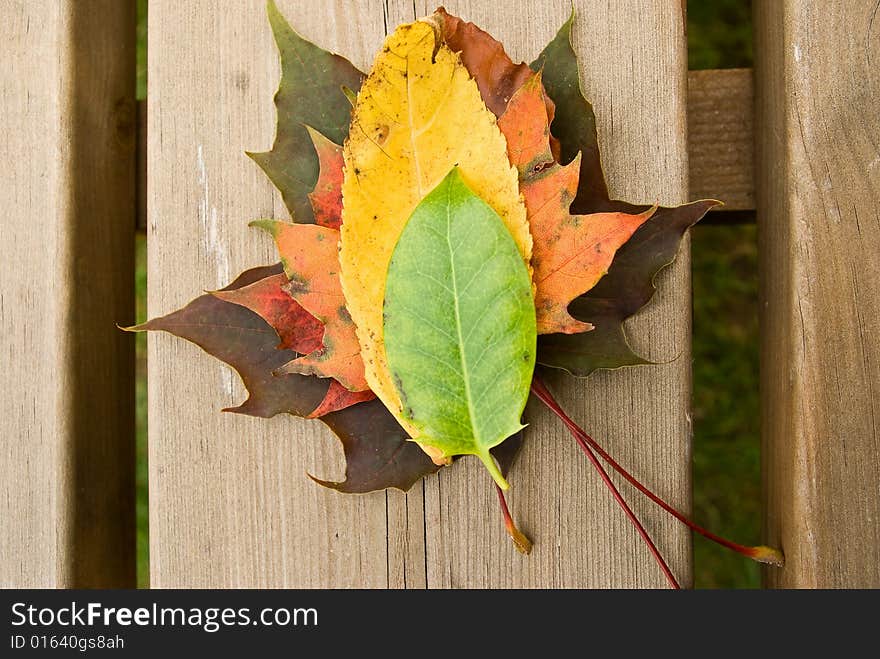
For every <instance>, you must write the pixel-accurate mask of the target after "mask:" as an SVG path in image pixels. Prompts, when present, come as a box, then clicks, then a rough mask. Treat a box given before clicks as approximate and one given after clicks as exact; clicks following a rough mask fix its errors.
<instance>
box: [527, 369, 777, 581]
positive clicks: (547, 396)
mask: <svg viewBox="0 0 880 659" xmlns="http://www.w3.org/2000/svg"><path fill="white" fill-rule="evenodd" d="M532 393H534V394H535V395H536V396H537V397H538V398H539V399H540V400H541V402H542V403H544V404H545V405H546V406H547V407H548V408H549V409H550V410H551V411H552V412H553V413H554V414H556V416H558V417H559V418H560V419H561V420H562V422H563V423H564V424H565V425H566V427H568V429H569V431H570V432H571V433H572V435H573V436H574V437H575V440H576V441H577V442H578V444H586V445H588V446H589V447H590V448H591V449H592V450H594V451H595V452H596V453H598V454H599V455H600V456H601V457H602V459H603V460H605V462H607V463H608V464H609V465H610V466H611V467H612V468H613V469H614V470H615V471H616V472H617V473H618V474H620V475H621V476H623V477H624V478H625V479H626V480H627V481H628V482H629V483H630V484H631V485H632V486H633V487H635V488H636V489H637V490H638V491H639V492H641V493H642V494H644V495H645V496H646V497H648V498H649V499H650V500H651V501H653V502H654V503H656V504H657V505H658V506H660V507H661V508H662V509H663V510H665V511H666V512H667V513H669V514H670V515H672V516H673V517H675V518H676V519H677V520H678V521H680V522H681V523H682V524H684V525H685V526H687V527H688V528H690V529H691V530H692V531H695V532H696V533H699V534H700V535H702V536H703V537H705V538H707V539H709V540H711V541H713V542H716V543H718V544H719V545H721V546H722V547H727V548H728V549H730V550H732V551H735V552H736V553H738V554H742V555H743V556H746V557H748V558H751V559H752V560H755V561H757V562H759V563H766V564H768V565H774V566H777V567H781V566H782V565H784V564H785V557H784V556H783V554H782V552H781V551H780V550H778V549H774V548H773V547H767V546H764V545H758V546H756V547H748V546H746V545H741V544H738V543H736V542H732V541H730V540H727V539H726V538H722V537H721V536H719V535H716V534H715V533H712V532H711V531H709V530H708V529H705V528H703V527H702V526H700V525H699V524H697V523H696V522H694V521H692V520H691V519H689V518H688V517H687V516H685V515H684V514H683V513H680V512H679V511H678V510H676V509H675V508H673V507H672V506H671V505H670V504H668V503H667V502H666V501H664V500H663V499H661V498H660V497H659V496H658V495H656V494H654V492H652V491H651V490H649V489H648V488H647V487H646V486H644V485H642V483H641V482H640V481H639V480H638V479H636V477H635V476H633V475H632V474H630V473H629V472H628V471H627V470H626V469H624V468H623V467H622V466H621V465H620V464H619V463H618V462H617V461H616V460H615V459H614V458H612V457H611V456H610V455H609V454H608V453H607V451H605V450H604V449H603V448H602V447H601V446H600V445H599V444H598V442H596V440H594V439H593V438H592V437H590V436H589V435H588V434H587V433H586V432H584V430H583V429H582V428H581V427H580V426H578V425H577V424H576V423H575V422H574V421H573V420H572V419H571V418H570V417H569V416H568V415H567V414H566V413H565V411H564V410H563V409H562V408H561V407H560V406H559V404H558V403H557V402H556V400H555V399H554V398H553V396H552V394H551V393H550V391H549V390H548V389H547V386H546V385H545V384H544V382H543V381H542V380H541V379H540V378H539V377H538V376H537V375H536V376H535V378H534V380H533V381H532Z"/></svg>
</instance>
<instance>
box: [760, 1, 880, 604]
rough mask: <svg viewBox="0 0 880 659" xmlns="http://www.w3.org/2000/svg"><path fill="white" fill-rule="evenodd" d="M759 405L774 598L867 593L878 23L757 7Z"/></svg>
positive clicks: (874, 537) (872, 474) (872, 556)
mask: <svg viewBox="0 0 880 659" xmlns="http://www.w3.org/2000/svg"><path fill="white" fill-rule="evenodd" d="M755 26H756V44H755V53H756V56H757V58H756V59H757V61H756V69H755V72H756V94H757V103H756V122H757V126H756V128H757V133H756V140H757V154H758V159H757V164H758V169H757V186H758V213H759V223H758V225H759V229H760V232H761V233H760V236H759V240H760V243H759V244H760V247H761V251H762V253H761V297H762V305H761V309H762V316H761V340H762V346H761V387H762V394H761V403H762V409H763V419H762V431H763V438H764V449H765V469H764V471H765V486H766V488H765V489H766V497H767V512H766V519H765V527H766V534H767V538H766V539H767V540H768V541H769V542H771V543H774V544H777V543H779V544H781V546H782V548H783V549H784V551H785V554H786V567H785V568H784V569H782V570H769V571H768V572H767V577H768V583H769V584H771V585H773V586H780V587H875V588H876V587H880V490H878V483H880V433H878V428H877V419H878V415H880V411H878V408H880V347H878V342H877V337H878V336H880V321H878V318H880V292H878V289H877V282H878V281H880V261H878V258H877V254H878V249H880V211H878V208H880V154H878V145H880V115H878V113H877V99H878V98H880V69H878V64H880V15H878V5H877V2H876V0H852V1H851V2H834V3H815V2H809V1H808V0H780V1H776V0H773V1H770V0H764V1H762V2H759V3H757V5H756V12H755Z"/></svg>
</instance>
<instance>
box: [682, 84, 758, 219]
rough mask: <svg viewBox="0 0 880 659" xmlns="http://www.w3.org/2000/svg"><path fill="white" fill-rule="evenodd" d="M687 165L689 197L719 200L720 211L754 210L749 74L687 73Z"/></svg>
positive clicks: (751, 112)
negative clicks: (721, 206) (721, 203)
mask: <svg viewBox="0 0 880 659" xmlns="http://www.w3.org/2000/svg"><path fill="white" fill-rule="evenodd" d="M687 113H688V161H689V162H688V164H689V170H690V194H691V198H693V199H720V200H722V201H723V202H724V207H723V210H722V211H720V212H718V213H715V215H722V216H723V215H725V214H727V213H730V212H731V211H744V210H754V208H755V175H754V135H753V133H752V123H753V122H752V117H753V114H754V107H753V91H752V70H751V69H711V70H708V71H691V72H689V73H688V105H687Z"/></svg>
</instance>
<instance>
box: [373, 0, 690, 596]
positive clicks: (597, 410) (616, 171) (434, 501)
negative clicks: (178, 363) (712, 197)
mask: <svg viewBox="0 0 880 659" xmlns="http://www.w3.org/2000/svg"><path fill="white" fill-rule="evenodd" d="M446 7H447V9H448V10H449V11H450V12H452V13H455V14H457V15H461V16H462V17H464V18H466V19H468V20H473V21H475V22H476V23H477V24H479V25H481V26H482V27H484V28H485V29H487V30H488V31H489V32H491V33H492V34H493V35H495V36H496V37H497V38H499V39H501V40H502V41H503V42H504V43H505V45H506V46H507V47H508V49H509V51H510V53H511V55H512V56H513V57H514V58H515V59H521V60H526V61H530V60H531V59H533V58H534V57H535V56H536V55H537V54H538V53H539V52H540V50H541V49H542V48H543V46H544V45H545V44H546V43H547V42H548V41H549V40H550V39H551V38H552V37H553V35H554V34H555V33H556V30H557V29H558V28H559V26H560V25H561V24H562V23H563V22H564V21H565V19H566V18H567V17H568V15H569V12H570V11H571V8H572V7H571V4H570V3H569V2H567V1H565V2H564V1H559V2H556V1H547V2H539V3H535V2H527V1H525V0H523V1H522V2H519V1H517V2H507V3H504V4H503V5H493V4H491V3H484V2H474V1H468V0H460V1H450V2H447V3H446ZM433 9H434V6H433V5H432V4H430V3H427V2H421V1H420V2H416V3H413V4H411V3H409V2H402V1H401V2H394V1H392V2H389V12H388V23H389V27H393V26H394V25H395V24H397V23H399V22H404V21H410V20H412V19H413V18H414V17H415V16H416V15H418V16H421V15H425V14H428V13H430V12H431V11H433ZM574 9H575V12H576V19H575V29H574V32H575V47H576V49H577V50H578V52H579V53H582V54H583V58H582V67H583V80H582V83H583V86H584V91H585V92H586V94H587V97H588V98H590V99H591V100H592V102H593V104H594V107H595V109H596V114H597V118H598V124H599V141H600V144H601V146H602V149H603V154H604V163H605V169H606V172H607V176H608V180H609V185H610V188H611V191H612V193H613V194H614V195H615V196H617V197H622V198H626V199H629V200H632V201H640V202H653V201H659V202H661V203H665V204H673V205H674V204H678V203H681V202H684V201H686V197H687V176H688V168H687V143H686V117H685V94H686V67H687V64H686V51H685V45H686V44H685V32H684V29H685V16H684V9H683V6H682V5H681V4H679V3H670V2H666V1H665V0H662V1H661V0H657V1H641V2H617V1H614V2H612V1H610V0H609V1H603V2H594V1H590V2H587V1H580V2H575V3H574ZM646 99H650V101H648V100H646ZM689 263H690V259H689V252H688V247H687V245H685V247H684V248H683V249H682V252H681V254H680V255H679V260H678V263H677V264H676V265H675V266H674V267H672V268H671V269H670V270H668V271H666V272H665V273H664V274H663V275H662V276H661V277H660V278H659V279H658V286H659V289H660V292H659V294H658V295H657V297H656V298H655V300H654V301H653V302H652V304H651V307H650V308H649V310H647V311H646V312H645V313H643V314H641V315H640V316H639V317H638V318H637V319H635V320H634V321H633V322H631V323H630V324H629V330H630V334H631V337H632V338H633V342H634V344H636V347H637V348H638V349H639V350H640V351H642V353H643V354H647V355H649V356H650V357H652V358H655V359H657V360H660V361H668V362H669V363H667V364H665V365H662V366H654V367H644V368H639V369H631V370H626V369H625V370H623V371H619V372H614V373H600V374H596V375H594V376H592V377H591V378H589V379H587V380H583V381H576V380H574V379H572V378H570V377H568V376H558V377H554V378H552V379H551V381H550V382H549V384H550V386H551V387H552V388H553V390H554V392H556V393H557V394H558V397H559V400H560V402H561V403H562V404H563V405H564V406H565V407H566V408H567V409H568V410H570V412H571V414H572V416H573V417H574V418H575V419H577V420H578V421H580V422H581V423H582V424H583V425H584V427H585V428H586V429H587V430H588V431H591V432H592V433H593V434H594V436H595V437H596V438H597V439H600V440H601V441H603V442H604V443H605V445H606V447H607V448H608V449H609V450H610V451H611V452H612V453H613V454H615V455H616V456H618V457H619V459H620V461H621V462H622V463H623V464H624V465H627V466H628V467H630V468H631V469H632V470H633V472H634V473H635V474H636V475H637V476H638V477H639V478H641V479H642V480H643V481H644V482H646V483H648V484H650V485H651V486H653V487H655V488H656V489H657V491H658V492H659V493H660V494H661V495H662V496H665V497H668V498H669V499H670V500H671V501H672V502H673V503H674V504H675V505H677V506H678V507H679V508H680V509H683V510H687V509H689V508H690V446H691V444H690V441H691V426H690V417H689V414H688V410H689V401H690V276H689ZM528 417H529V420H530V422H531V425H530V427H529V429H528V431H527V438H526V445H525V449H524V451H523V453H522V455H521V456H520V459H519V462H518V463H517V465H516V467H515V468H514V470H513V473H512V475H511V483H512V490H511V493H510V495H509V499H510V503H511V508H512V510H513V513H514V515H515V517H517V518H518V520H519V521H520V522H521V524H522V527H523V529H524V530H525V531H526V532H527V533H528V534H529V535H530V536H531V537H532V539H533V540H534V541H535V549H534V551H533V553H532V554H531V555H530V556H528V557H524V556H521V555H519V554H518V553H516V551H515V550H514V548H513V546H512V545H511V543H510V541H509V539H508V538H507V536H506V535H505V533H504V529H503V526H502V524H501V517H500V514H499V512H498V510H497V504H496V499H495V493H494V491H493V488H492V482H491V479H490V478H489V477H488V475H487V474H486V473H485V470H484V469H483V467H482V466H481V465H479V464H478V463H477V462H476V461H475V460H470V459H464V460H462V461H460V462H459V463H458V464H456V465H455V466H454V467H452V468H450V469H444V470H441V472H440V473H439V474H438V475H436V476H433V477H430V478H429V479H427V480H426V483H425V488H424V497H425V510H426V519H425V520H424V526H425V529H426V534H427V537H426V542H425V544H426V551H427V585H428V587H577V586H582V587H591V586H597V587H601V586H609V587H614V586H616V587H654V586H656V587H663V586H665V585H666V582H665V580H664V578H663V576H662V574H661V572H660V571H659V569H658V568H657V567H656V565H655V564H654V563H653V561H652V559H651V557H650V555H649V554H648V551H647V549H646V548H645V547H644V545H643V544H642V543H641V540H640V539H639V538H638V536H637V534H636V533H635V531H634V530H633V529H632V528H631V527H630V526H629V523H628V521H627V520H626V518H625V517H624V515H623V513H622V512H621V511H620V510H619V509H618V508H617V507H616V506H615V504H614V502H613V501H612V499H611V498H610V496H609V494H608V492H607V491H606V490H605V489H604V487H603V486H602V485H601V483H600V481H599V479H598V478H597V476H596V475H595V473H593V472H592V471H591V469H590V467H589V465H588V463H587V462H586V459H585V458H584V456H583V455H582V454H581V453H579V451H578V450H577V448H576V446H575V444H574V442H573V441H572V440H571V438H570V436H569V435H568V434H567V433H566V432H565V431H564V429H563V427H562V426H561V424H560V423H559V422H558V421H557V420H555V418H551V416H550V415H549V414H548V413H546V412H545V411H544V410H542V409H541V408H540V407H539V406H538V405H535V404H534V403H531V404H530V406H529V409H528ZM622 491H624V493H625V494H626V495H628V496H629V499H630V500H631V501H632V503H633V506H634V509H635V510H636V512H637V514H638V515H639V517H640V518H641V519H642V520H643V521H644V522H645V524H646V527H647V528H648V530H649V531H650V532H651V533H652V535H653V536H654V538H655V540H656V541H657V543H658V546H659V547H660V549H661V550H662V551H663V552H664V553H665V555H666V556H667V558H668V560H669V562H670V565H671V567H672V569H673V571H674V572H675V573H676V575H677V576H678V577H679V579H680V580H681V582H682V583H683V584H685V585H687V584H689V583H690V581H691V561H690V539H689V536H688V534H687V533H686V531H685V530H684V529H683V528H682V527H681V526H679V525H677V523H675V522H674V521H671V520H670V519H669V518H667V517H666V516H665V515H663V514H662V513H659V512H658V510H657V509H656V508H654V507H652V505H651V504H650V503H649V502H646V501H644V500H643V499H642V498H641V497H640V496H637V495H634V492H633V490H631V489H629V488H624V489H623V490H622ZM417 496H421V493H418V494H417ZM409 497H410V499H411V498H412V497H413V495H412V494H411V495H409Z"/></svg>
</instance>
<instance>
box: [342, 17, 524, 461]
mask: <svg viewBox="0 0 880 659" xmlns="http://www.w3.org/2000/svg"><path fill="white" fill-rule="evenodd" d="M344 157H345V178H344V181H343V188H342V195H343V211H342V218H343V221H342V236H341V245H340V262H341V278H342V286H343V290H344V292H345V298H346V304H347V307H348V310H349V312H350V313H351V316H352V318H353V319H354V322H355V324H356V325H357V334H358V340H359V342H360V345H361V353H362V355H363V358H364V363H365V366H366V378H367V382H368V383H369V385H370V388H371V389H372V390H373V391H374V392H375V393H376V395H377V396H378V397H379V398H380V399H382V402H383V403H385V405H386V406H387V407H388V409H389V410H391V412H392V413H393V414H394V415H395V417H397V419H398V421H400V422H401V425H403V426H404V428H405V429H406V430H407V431H410V432H412V431H413V430H414V429H412V428H408V427H407V425H408V424H406V421H405V419H403V418H402V417H403V415H402V414H401V409H402V408H401V401H400V396H399V394H398V392H397V388H396V386H395V385H394V382H393V381H392V379H391V376H390V374H389V370H388V365H387V362H386V358H385V347H384V342H383V333H382V306H383V302H384V299H385V279H386V275H387V271H388V264H389V261H390V259H391V253H392V251H393V249H394V246H395V244H396V243H397V240H398V238H399V237H400V233H401V232H402V231H403V227H404V225H405V224H406V222H407V220H408V219H409V217H410V215H411V214H412V212H413V210H414V209H415V207H416V206H417V205H418V203H419V202H420V201H421V200H422V199H423V198H424V197H425V196H426V195H427V194H428V193H429V192H431V191H432V190H433V189H434V188H435V187H436V186H437V185H438V184H439V183H440V182H441V181H442V180H443V178H444V177H445V176H446V175H447V174H448V173H449V171H450V169H452V167H453V166H455V165H458V167H459V171H460V173H461V176H462V178H463V179H464V180H465V182H466V183H467V185H468V186H469V187H470V188H471V190H473V191H474V192H475V193H476V194H478V195H479V196H480V197H481V198H482V199H483V200H484V201H485V202H486V203H488V204H489V205H490V206H491V207H492V208H493V209H494V210H495V212H497V213H498V215H499V216H501V219H502V220H503V221H504V223H505V225H506V226H507V228H508V229H509V231H510V233H511V235H512V236H513V239H514V242H515V243H516V245H517V247H518V249H519V251H520V253H521V254H522V257H523V260H524V261H525V262H526V264H527V265H528V263H529V261H530V259H531V253H532V238H531V235H530V234H529V226H528V222H527V220H526V211H525V206H524V205H523V202H522V199H521V197H520V193H519V187H518V181H517V171H516V169H515V168H514V167H512V166H511V165H510V163H509V161H508V158H507V143H506V141H505V139H504V136H503V135H502V134H501V131H500V130H499V128H498V126H497V124H496V121H495V116H494V115H493V114H492V113H491V112H490V111H489V110H488V109H487V108H486V106H485V104H484V103H483V101H482V99H481V97H480V92H479V90H478V89H477V85H476V83H475V82H474V81H473V79H472V78H471V77H470V74H469V73H468V71H467V69H465V67H464V66H463V65H462V63H461V61H460V59H459V57H458V55H457V54H456V53H454V52H452V51H451V50H450V49H449V48H448V47H447V46H445V45H443V44H442V43H439V42H438V40H437V37H436V34H435V31H434V27H433V26H432V25H431V24H430V23H428V22H423V21H420V22H416V23H412V24H409V25H402V26H400V27H399V28H397V30H395V32H394V33H393V34H392V35H390V36H389V37H388V38H387V39H386V40H385V44H384V47H383V48H382V51H381V52H380V53H379V55H378V56H377V58H376V61H375V62H374V64H373V68H372V70H371V71H370V75H369V77H368V78H367V79H366V81H365V82H364V84H363V86H362V87H361V90H360V93H359V94H358V98H357V104H356V106H355V108H354V112H353V114H352V124H351V130H350V131H349V138H348V141H347V142H346V144H345V150H344ZM432 457H434V456H432Z"/></svg>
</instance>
